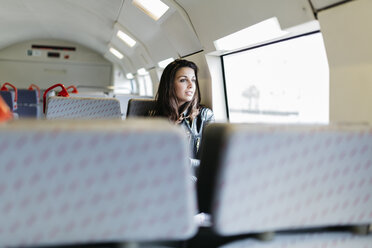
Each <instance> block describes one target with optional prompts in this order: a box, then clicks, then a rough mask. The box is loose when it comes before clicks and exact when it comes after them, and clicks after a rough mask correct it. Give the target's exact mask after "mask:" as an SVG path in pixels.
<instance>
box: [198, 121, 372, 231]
mask: <svg viewBox="0 0 372 248" xmlns="http://www.w3.org/2000/svg"><path fill="white" fill-rule="evenodd" d="M205 147H206V148H207V149H205ZM201 149H202V155H201V166H200V174H199V183H198V201H199V206H200V210H201V211H202V212H207V213H211V216H212V227H213V230H214V231H215V232H216V233H218V234H219V235H222V236H231V235H241V234H249V233H267V232H275V231H284V230H302V229H309V228H325V227H340V228H341V227H347V226H356V227H365V226H368V225H370V224H371V223H372V211H371V209H372V192H371V186H372V128H371V127H369V126H353V125H351V126H337V125H334V126H333V125H329V126H323V125H248V124H226V123H225V124H218V123H216V124H211V125H209V126H208V127H207V128H206V129H205V131H204V138H203V144H202V146H201Z"/></svg>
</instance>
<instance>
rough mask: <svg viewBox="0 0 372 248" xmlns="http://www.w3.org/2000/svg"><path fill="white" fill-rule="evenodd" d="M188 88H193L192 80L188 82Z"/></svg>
mask: <svg viewBox="0 0 372 248" xmlns="http://www.w3.org/2000/svg"><path fill="white" fill-rule="evenodd" d="M187 88H192V81H191V80H188V81H187Z"/></svg>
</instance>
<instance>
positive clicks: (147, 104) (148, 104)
mask: <svg viewBox="0 0 372 248" xmlns="http://www.w3.org/2000/svg"><path fill="white" fill-rule="evenodd" d="M155 103H156V101H155V100H154V99H139V98H137V99H136V98H132V99H129V101H128V109H127V117H136V116H137V117H138V116H149V112H150V111H151V110H154V109H155Z"/></svg>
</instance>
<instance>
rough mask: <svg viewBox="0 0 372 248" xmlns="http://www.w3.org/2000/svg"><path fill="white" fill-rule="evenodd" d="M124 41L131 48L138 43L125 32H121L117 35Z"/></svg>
mask: <svg viewBox="0 0 372 248" xmlns="http://www.w3.org/2000/svg"><path fill="white" fill-rule="evenodd" d="M116 36H117V37H119V38H120V39H121V40H122V41H124V42H125V44H127V45H128V46H129V47H133V46H134V45H135V44H136V41H135V40H134V39H132V38H131V37H130V36H129V35H127V34H126V33H124V32H123V31H121V30H119V31H118V32H117V34H116Z"/></svg>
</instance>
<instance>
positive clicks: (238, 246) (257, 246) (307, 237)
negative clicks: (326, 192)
mask: <svg viewBox="0 0 372 248" xmlns="http://www.w3.org/2000/svg"><path fill="white" fill-rule="evenodd" d="M283 247H286V248H312V247H338V248H351V247H352V248H371V247H372V235H366V236H360V235H355V234H350V233H342V232H334V233H311V234H292V235H288V234H283V235H278V236H277V237H276V238H275V240H272V241H268V242H263V241H258V240H255V239H244V240H238V241H234V242H231V243H228V244H226V245H223V246H220V248H283Z"/></svg>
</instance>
